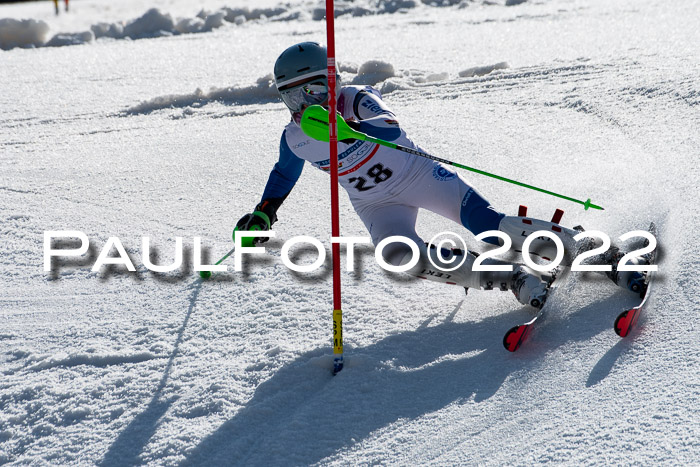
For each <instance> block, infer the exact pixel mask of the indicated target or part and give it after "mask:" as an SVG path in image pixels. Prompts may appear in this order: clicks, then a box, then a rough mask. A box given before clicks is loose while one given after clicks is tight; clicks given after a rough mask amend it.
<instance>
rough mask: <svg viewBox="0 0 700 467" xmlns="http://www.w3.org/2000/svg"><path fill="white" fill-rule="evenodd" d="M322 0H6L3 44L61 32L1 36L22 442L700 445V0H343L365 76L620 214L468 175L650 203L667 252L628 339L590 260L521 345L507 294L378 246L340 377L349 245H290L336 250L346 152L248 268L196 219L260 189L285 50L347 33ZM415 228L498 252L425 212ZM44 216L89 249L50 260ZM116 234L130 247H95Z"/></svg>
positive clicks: (205, 457)
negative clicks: (336, 280) (298, 265)
mask: <svg viewBox="0 0 700 467" xmlns="http://www.w3.org/2000/svg"><path fill="white" fill-rule="evenodd" d="M222 2H224V3H223V4H222ZM225 2H228V3H225ZM320 3H321V2H298V3H293V4H281V3H280V4H277V3H275V2H268V1H266V2H260V3H259V4H258V5H259V6H256V8H269V9H276V11H279V12H278V13H277V14H276V15H273V14H270V15H267V14H266V15H260V16H258V17H255V15H254V14H252V13H251V14H250V18H248V17H245V14H244V13H241V14H243V16H244V18H241V17H240V16H241V15H240V14H239V15H237V17H238V20H236V16H234V17H232V18H230V19H232V21H229V20H228V19H226V12H227V11H228V10H226V8H227V9H229V10H235V9H237V8H238V9H240V8H246V6H247V5H246V4H245V3H244V2H242V1H240V0H238V1H236V0H221V2H220V1H213V0H212V1H209V0H207V1H198V2H191V1H185V0H167V1H166V0H151V1H150V3H148V4H145V3H144V2H140V1H136V0H125V1H121V2H102V1H97V0H84V1H81V0H71V11H70V12H69V13H68V14H63V13H62V14H61V15H60V16H59V17H58V18H54V17H53V16H52V15H53V4H52V2H32V3H30V4H11V5H3V6H0V19H1V20H0V37H3V38H9V39H8V43H9V40H13V41H15V42H17V41H18V40H19V39H18V38H21V37H25V36H23V34H25V33H27V34H29V35H30V36H31V35H32V34H33V32H36V29H33V28H34V26H31V25H33V24H39V22H40V21H41V22H43V23H44V24H45V25H46V27H47V28H48V29H46V28H43V27H42V28H41V30H40V31H39V32H41V31H44V30H45V29H46V30H45V32H44V33H43V34H44V36H42V37H41V38H40V39H41V42H37V43H36V44H30V43H29V42H26V41H24V42H23V43H22V44H19V46H18V45H17V44H15V45H14V46H12V47H10V46H9V45H8V46H7V47H5V46H3V48H7V49H8V50H4V51H0V82H1V83H2V86H0V109H1V111H0V235H1V236H0V375H1V377H0V464H2V463H9V464H27V463H31V464H35V465H48V464H51V465H76V464H80V465H91V464H98V465H105V466H112V465H134V464H150V465H177V464H184V465H305V464H323V465H348V464H360V463H362V464H375V463H382V464H400V465H413V464H417V463H420V464H438V465H446V464H462V465H470V464H486V465H503V464H509V465H511V464H515V465H531V464H533V463H540V462H547V461H550V462H556V463H562V464H571V465H573V464H576V465H578V464H581V463H583V464H598V465H600V464H605V465H608V464H622V465H632V464H635V465H638V464H642V465H657V464H666V465H687V464H697V463H698V462H700V408H699V407H700V344H698V342H700V325H698V311H699V310H700V307H699V306H698V292H697V291H698V285H699V282H700V280H699V279H698V277H699V275H698V269H699V266H700V257H699V255H698V247H697V245H698V244H700V233H699V232H700V229H699V227H700V219H699V217H698V212H699V211H700V209H699V208H700V206H699V203H698V198H699V197H700V190H699V188H698V186H699V184H700V169H699V168H698V155H699V154H700V137H699V136H698V135H700V126H699V123H700V112H699V110H700V106H699V102H700V79H699V78H698V76H700V69H699V65H698V64H699V63H700V49H698V47H697V44H699V43H700V33H699V32H698V28H697V25H698V24H700V2H698V1H691V0H688V1H677V2H657V1H652V0H620V1H616V2H608V1H605V0H586V1H583V0H568V1H567V0H565V1H547V0H539V1H534V0H533V1H526V2H517V1H509V2H505V1H504V0H496V1H493V2H483V3H482V2H469V1H462V2H459V1H445V2H439V1H438V2H421V1H417V0H399V1H384V0H363V1H359V0H358V1H356V2H351V3H345V4H343V3H340V2H339V9H342V8H345V9H346V10H343V11H344V12H345V14H343V15H340V16H339V17H338V19H337V22H336V26H337V55H338V60H339V62H340V69H341V73H342V76H343V79H344V81H345V82H346V83H349V82H355V83H358V82H366V83H369V84H373V85H375V86H376V87H377V88H378V89H380V90H381V91H382V92H383V93H384V96H385V99H386V102H387V103H388V104H389V105H390V106H391V107H392V108H393V109H394V111H395V112H396V114H397V116H398V119H399V120H400V122H401V124H402V125H403V126H404V128H406V130H407V131H408V133H409V135H411V137H412V138H413V139H414V140H415V141H417V142H418V143H419V144H420V145H421V146H422V147H424V148H425V149H426V150H428V151H430V152H431V153H434V154H436V155H438V156H440V157H444V158H447V159H452V160H454V161H457V162H460V163H463V164H467V165H470V166H474V167H478V168H481V169H483V170H487V171H490V172H493V173H497V174H499V175H502V176H505V177H509V178H512V179H516V180H521V181H523V182H526V183H530V184H533V185H537V186H542V187H544V188H547V189H550V190H553V191H557V192H561V193H564V194H567V195H569V196H574V197H577V198H581V199H584V200H585V199H586V198H588V197H590V198H591V199H592V201H593V202H594V203H596V204H600V205H602V206H604V207H605V211H590V210H589V211H584V210H583V209H582V208H581V207H580V206H578V205H575V204H569V203H566V202H565V201H562V200H558V199H555V198H552V197H548V196H546V195H544V194H540V193H536V192H533V191H528V190H525V189H522V188H519V187H516V186H511V185H507V184H504V183H502V182H499V181H497V180H493V179H490V178H486V177H481V176H479V175H476V174H470V173H467V174H465V176H466V177H467V178H468V179H469V180H470V182H471V183H473V184H474V185H475V186H476V187H478V189H479V190H480V192H481V193H482V194H483V195H484V196H486V197H487V198H488V199H489V200H490V201H491V202H492V203H493V205H494V206H495V207H496V208H498V209H500V210H503V211H505V212H507V213H509V214H515V213H516V212H517V206H518V205H519V204H525V205H528V206H529V208H530V211H529V212H530V214H531V215H532V216H536V217H542V218H547V219H548V218H549V217H550V216H551V215H552V213H553V212H554V209H555V208H557V207H560V208H563V209H565V210H566V214H565V215H564V218H563V221H562V222H563V223H564V224H565V225H567V226H574V225H577V224H581V225H583V226H584V227H586V228H587V229H589V230H590V229H595V230H602V231H604V232H606V233H608V235H610V236H611V237H612V238H613V240H616V239H617V237H619V236H620V235H622V234H624V233H626V232H629V231H631V230H636V229H644V228H646V227H647V226H648V224H649V222H650V221H654V222H656V224H657V225H658V226H659V245H660V246H659V248H660V253H661V258H660V265H659V270H660V273H659V276H658V277H659V282H658V287H656V288H655V290H654V293H653V295H652V296H651V298H650V306H649V309H648V311H647V313H646V314H645V315H644V316H643V318H642V321H641V323H640V326H639V329H638V330H636V331H635V332H634V334H633V335H632V336H630V337H629V338H627V339H624V340H621V339H619V338H618V337H617V336H616V335H615V333H614V332H613V330H612V323H613V320H614V318H615V316H616V315H617V314H618V312H619V311H620V310H621V309H623V308H624V307H625V306H630V305H632V304H634V303H635V302H636V300H635V298H634V297H633V296H632V295H630V294H628V293H627V292H625V291H623V290H621V289H618V288H616V287H615V286H613V285H612V284H611V283H609V281H607V279H603V278H599V277H597V276H595V275H593V274H582V273H577V274H572V275H571V276H570V277H569V280H568V282H567V283H566V284H564V285H562V288H561V289H559V290H560V291H562V292H561V293H557V294H556V295H555V296H554V297H552V305H551V313H550V315H549V316H548V318H547V320H546V321H545V322H544V323H542V326H540V327H539V328H538V329H537V331H536V333H535V334H534V335H533V336H532V337H531V339H530V340H529V341H528V342H527V343H526V345H524V347H523V348H522V349H521V350H520V351H518V352H517V353H515V354H510V353H508V352H506V351H505V350H504V349H503V347H502V345H501V339H502V337H503V334H504V333H505V332H506V331H507V330H508V329H509V328H510V327H512V326H513V325H515V324H518V323H521V322H523V321H524V320H527V319H528V317H529V312H528V310H527V309H525V308H523V307H522V306H519V305H518V304H517V302H516V301H515V299H514V298H513V297H512V295H511V294H509V293H501V292H497V291H475V290H471V291H470V292H469V295H468V296H465V295H464V291H463V290H462V289H461V288H459V287H449V286H438V285H436V284H434V283H428V282H425V281H412V280H405V279H401V278H400V277H397V276H394V275H389V274H387V273H384V272H383V271H382V269H381V268H380V267H379V266H378V265H377V264H376V262H375V261H374V258H373V248H371V247H369V246H365V247H361V248H358V254H357V258H356V261H355V266H356V269H355V272H354V273H349V272H344V273H343V287H344V288H343V309H344V324H345V339H346V340H345V343H346V358H347V364H346V368H345V369H344V370H343V371H342V372H341V373H340V374H339V375H337V376H335V377H332V376H331V374H330V367H331V356H332V354H331V345H330V341H331V277H330V274H329V272H328V271H329V264H328V262H326V264H325V265H324V267H323V268H322V269H321V270H319V271H318V272H315V273H309V274H296V273H292V272H291V271H289V270H288V269H287V268H286V267H284V266H283V264H282V262H281V259H280V250H281V247H282V245H283V243H284V242H285V241H286V240H287V239H289V238H291V237H293V236H296V235H310V236H313V237H316V238H318V239H320V240H322V241H323V242H324V244H326V245H328V243H329V242H328V239H329V236H330V229H329V219H330V208H329V202H328V193H329V186H328V185H329V180H328V177H327V175H326V174H324V173H321V172H320V171H316V170H314V169H313V168H311V167H307V168H306V169H305V172H304V173H303V174H302V178H301V180H300V182H299V184H298V185H297V187H296V188H295V189H294V191H293V192H292V194H291V195H290V196H289V198H288V199H287V201H286V202H285V204H284V206H283V207H282V208H281V209H280V211H279V213H278V215H279V219H280V220H279V222H278V223H277V224H276V225H275V231H276V232H277V238H275V239H273V240H271V241H270V242H269V243H267V244H266V248H267V253H266V254H265V255H261V256H258V257H255V258H252V259H251V260H249V261H247V263H246V267H245V270H244V271H243V272H234V271H233V269H232V264H233V263H232V261H231V260H227V262H226V263H225V264H228V265H229V266H230V268H231V269H230V271H229V272H227V273H222V274H218V275H216V276H214V277H213V278H212V279H211V280H209V281H207V282H202V281H200V280H199V279H198V278H197V277H196V276H195V274H193V272H192V270H191V269H192V268H191V264H192V258H193V251H192V248H193V237H201V238H202V244H203V245H204V249H205V250H206V252H207V253H208V257H209V259H211V260H216V259H218V258H219V257H220V256H221V255H223V254H224V253H225V252H226V251H228V250H229V249H230V248H231V239H230V232H231V230H232V227H233V226H234V224H235V222H236V221H237V220H238V219H239V218H240V217H241V216H242V215H243V214H245V213H246V212H249V211H250V210H251V209H252V208H253V206H255V204H256V203H257V202H258V201H259V197H260V195H261V193H262V189H263V187H264V184H265V182H266V180H267V177H268V174H269V171H270V169H271V168H272V166H273V164H274V163H275V161H276V158H277V151H278V142H279V136H280V133H281V130H282V128H283V127H284V125H285V124H286V123H287V121H288V118H289V115H288V112H287V110H286V109H285V107H284V106H283V105H282V104H281V102H279V101H278V100H277V98H276V95H275V92H274V89H273V88H272V87H271V82H270V79H271V74H270V73H271V70H272V65H273V63H274V60H275V59H276V57H277V56H278V54H279V53H280V52H281V51H282V50H283V49H284V48H286V47H287V46H289V45H291V44H293V43H296V42H299V41H302V40H317V41H321V42H324V40H325V30H324V28H325V23H324V22H323V21H322V20H320V19H319V18H318V13H315V10H316V9H317V8H318V7H319V4H320ZM431 3H436V4H433V5H431ZM506 3H508V4H509V6H506ZM152 8H156V9H155V10H152ZM354 8H357V10H355V9H354ZM202 10H205V11H204V12H203V11H202ZM149 11H150V12H149ZM217 12H219V13H221V12H224V13H222V14H223V16H220V15H218V14H217ZM209 17H212V18H217V17H218V18H219V19H220V20H221V21H218V20H216V21H215V19H212V20H210V21H211V23H210V25H212V26H214V25H215V26H216V27H211V28H205V27H204V24H205V23H206V22H207V18H209ZM144 18H146V19H144ZM163 18H165V19H166V20H167V19H168V18H170V21H169V22H168V21H166V23H167V24H166V23H159V24H165V26H161V27H164V28H165V29H157V30H154V29H153V27H154V26H153V22H155V23H158V21H161V20H162V19H163ZM183 19H184V20H190V21H186V22H182V23H181V20H183ZM28 20H33V21H34V23H32V22H31V21H28ZM138 21H140V23H138V24H140V25H141V27H143V31H145V32H144V34H135V35H134V37H131V36H127V35H125V34H123V32H124V28H126V27H127V26H129V25H133V24H136V22H138ZM99 24H104V25H107V26H106V27H105V28H102V29H99V28H98V30H100V31H105V30H106V31H109V30H113V31H116V32H118V31H119V30H120V29H119V28H120V27H121V28H122V29H121V31H122V35H121V36H120V35H119V34H116V33H115V34H114V35H113V36H114V37H106V36H104V37H97V36H98V35H96V34H95V32H94V30H93V29H91V28H92V26H94V25H99ZM171 24H172V25H177V24H182V25H183V27H184V26H187V25H189V27H191V31H190V32H189V33H181V32H177V31H176V32H174V31H175V29H168V27H170V25H171ZM23 25H25V26H26V25H29V26H28V27H29V29H28V30H27V29H26V28H25V29H22V28H23V27H24V26H23ZM111 26H114V28H112V29H110V28H111ZM166 26H167V27H166ZM18 28H19V29H18ZM134 28H135V26H134V27H132V29H134ZM88 31H90V32H91V33H92V35H93V36H94V37H91V36H90V34H86V35H84V36H80V34H82V33H86V32H88ZM143 31H142V32H143ZM149 31H150V32H149ZM56 35H59V36H60V35H63V36H64V38H66V37H67V39H66V41H64V42H61V43H56V44H53V45H64V46H62V47H44V46H43V45H46V42H48V41H50V40H52V38H53V37H55V36H56ZM71 35H72V36H71ZM71 37H72V38H74V39H75V38H76V37H77V39H76V40H69V39H70V38H71ZM81 37H82V39H81ZM3 40H4V39H3ZM20 42H22V41H20ZM68 44H78V45H68ZM27 47H29V48H27ZM32 47H34V48H32ZM340 209H341V219H342V222H341V224H342V225H341V229H342V233H343V235H345V236H360V235H366V232H365V229H364V227H363V226H362V224H361V223H360V221H359V220H358V219H357V217H356V216H355V214H354V212H353V211H352V208H351V206H350V204H349V202H348V199H347V196H346V195H345V194H341V208H340ZM417 229H418V232H419V233H420V234H421V235H423V236H424V238H426V239H429V238H430V237H431V236H432V235H434V234H435V233H437V232H440V231H443V230H453V231H455V232H457V233H460V234H461V235H463V236H464V237H465V238H467V241H468V244H469V247H470V248H473V249H475V250H478V251H480V250H482V245H479V244H477V242H475V241H474V240H473V238H472V237H471V236H470V235H469V234H468V232H466V231H465V230H464V229H462V228H460V227H459V226H456V225H453V224H451V223H449V222H448V221H446V220H444V219H442V218H440V217H438V216H435V215H433V214H430V213H422V214H421V215H420V216H419V218H418V225H417ZM49 230H79V231H82V232H84V233H85V234H86V235H87V236H88V237H89V239H90V249H89V250H88V252H87V253H86V254H85V255H83V256H81V257H78V258H68V259H65V260H55V261H54V262H53V266H52V270H51V272H44V268H43V251H44V245H43V239H44V232H46V231H49ZM144 236H146V237H150V239H151V243H152V245H153V249H154V250H155V252H154V254H153V255H152V256H153V258H152V259H153V260H154V261H156V262H157V263H158V264H167V263H169V262H171V261H172V260H173V258H174V257H175V239H176V237H182V238H183V239H184V240H183V242H184V246H185V249H186V252H185V263H186V265H187V267H183V268H182V269H181V270H180V271H176V272H172V273H152V272H149V271H148V270H147V269H146V268H145V266H144V260H143V256H142V248H141V239H142V237H144ZM110 237H118V238H119V240H120V241H121V242H122V243H123V245H124V247H125V248H126V251H127V252H128V254H129V256H130V258H131V260H132V261H133V262H134V264H135V266H136V272H129V271H128V270H127V269H126V268H125V267H123V266H112V267H108V266H106V267H104V268H102V269H101V270H100V271H98V272H92V271H91V267H92V265H93V264H94V263H95V261H96V259H97V258H98V255H99V254H100V251H101V249H102V247H103V246H104V245H105V244H107V242H108V239H109V238H110ZM62 246H63V247H64V248H69V247H76V246H77V244H76V243H75V242H70V241H67V242H63V243H62ZM294 251H295V254H294V256H295V259H296V260H297V261H300V262H302V263H308V262H312V261H313V260H314V259H315V255H314V254H313V252H312V251H309V250H301V251H300V250H298V249H297V250H294ZM115 254H116V250H113V251H112V252H111V255H112V256H114V255H115Z"/></svg>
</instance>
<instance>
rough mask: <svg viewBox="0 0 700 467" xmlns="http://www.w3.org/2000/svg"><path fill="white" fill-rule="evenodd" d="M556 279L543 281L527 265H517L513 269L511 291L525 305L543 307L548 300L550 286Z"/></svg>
mask: <svg viewBox="0 0 700 467" xmlns="http://www.w3.org/2000/svg"><path fill="white" fill-rule="evenodd" d="M553 281H554V279H553V278H552V279H551V281H547V282H545V281H543V280H542V278H541V277H540V276H539V275H537V274H536V273H535V272H534V271H532V270H531V269H529V268H526V267H525V266H516V267H515V269H514V271H513V282H512V284H511V291H512V292H513V295H515V298H516V299H517V300H518V301H519V302H520V303H522V304H523V305H530V306H532V307H534V308H538V309H539V308H542V307H543V306H544V302H545V301H546V300H547V294H548V293H549V286H550V284H551V283H552V282H553Z"/></svg>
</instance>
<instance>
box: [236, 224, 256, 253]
mask: <svg viewBox="0 0 700 467" xmlns="http://www.w3.org/2000/svg"><path fill="white" fill-rule="evenodd" d="M238 230H239V229H238V227H236V228H234V229H233V233H232V234H231V238H232V239H233V241H234V243H235V242H236V231H238ZM257 230H260V226H259V225H254V226H253V227H251V228H250V231H257ZM254 241H255V237H243V238H241V246H242V247H244V248H251V247H253V246H255V243H254Z"/></svg>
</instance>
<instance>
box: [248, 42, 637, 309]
mask: <svg viewBox="0 0 700 467" xmlns="http://www.w3.org/2000/svg"><path fill="white" fill-rule="evenodd" d="M326 60H327V58H326V49H325V47H322V46H321V45H319V44H317V43H315V42H302V43H300V44H296V45H293V46H291V47H289V48H288V49H287V50H285V51H284V52H283V53H282V54H281V55H280V56H279V58H278V59H277V61H276V62H275V66H274V79H275V84H276V87H277V90H278V91H279V93H280V97H281V98H282V100H283V101H284V103H285V104H286V106H287V107H288V108H289V111H290V112H291V117H292V118H291V121H290V122H289V123H288V124H287V126H286V128H285V129H284V132H283V133H282V138H281V140H280V155H279V160H278V161H277V163H276V164H275V166H274V168H273V169H272V171H271V173H270V177H269V179H268V181H267V185H266V186H265V189H264V191H263V194H262V200H261V201H260V203H259V204H258V205H257V206H256V207H255V209H254V210H253V212H252V213H249V214H246V215H245V216H243V217H242V218H241V219H240V220H239V221H238V223H237V225H236V227H237V228H238V230H241V231H248V230H257V229H259V230H269V229H270V227H271V226H272V224H274V223H275V221H276V220H277V210H278V209H279V207H280V206H281V205H282V203H283V202H284V200H285V198H286V197H287V196H288V195H289V193H290V192H291V190H292V188H293V187H294V185H295V184H296V182H297V180H298V179H299V176H300V175H301V172H302V169H303V166H304V161H309V162H310V163H311V164H312V165H313V166H315V167H317V168H319V169H321V170H323V171H329V170H330V160H329V159H328V154H329V150H328V147H329V146H328V143H325V142H320V141H316V140H314V139H311V138H310V137H308V136H306V135H305V134H304V133H303V131H302V130H301V128H300V126H299V124H300V121H301V116H302V113H303V112H304V110H305V109H306V108H307V107H308V106H310V105H313V104H320V105H324V106H327V103H328V95H329V94H328V75H327V65H326ZM337 83H338V84H337V89H336V96H337V109H338V112H339V113H340V114H341V116H342V117H343V119H344V120H346V122H348V124H349V125H351V126H353V127H354V128H356V129H357V130H359V131H361V132H363V133H366V134H368V135H370V136H374V137H377V138H381V139H384V140H388V141H392V142H394V143H396V144H400V145H403V146H407V147H410V148H414V149H417V150H420V148H419V147H418V146H417V145H416V144H415V143H414V142H413V141H411V139H410V138H409V137H408V135H406V132H405V131H404V130H403V129H402V128H401V126H400V125H399V123H398V121H397V120H396V116H395V115H394V113H393V112H392V111H391V110H390V109H389V108H388V107H387V105H386V104H385V103H384V101H383V100H382V96H381V94H380V93H379V91H377V90H376V89H374V88H372V87H370V86H343V87H341V86H340V84H339V83H340V79H339V78H338V79H337ZM338 166H339V173H338V176H339V182H340V185H341V186H342V187H343V188H345V190H346V191H347V192H348V195H349V197H350V201H351V203H352V205H353V207H354V209H355V211H356V212H357V214H358V215H359V216H360V219H361V220H362V221H363V222H364V224H365V226H366V227H367V230H368V231H369V233H370V236H371V239H372V242H373V243H374V245H375V246H376V245H377V244H378V243H379V242H380V241H381V240H383V239H385V238H387V237H390V236H404V237H407V238H409V239H411V240H413V241H414V242H415V243H416V245H417V246H418V247H419V250H420V254H421V258H420V261H419V262H418V264H417V265H416V266H414V267H412V268H411V269H410V270H409V271H408V273H409V274H412V275H414V276H418V277H422V278H427V279H430V280H434V281H437V282H443V283H450V284H458V285H461V286H463V287H465V288H472V287H473V288H483V289H493V288H498V289H500V290H511V291H512V292H513V294H514V295H515V297H516V299H517V300H518V301H519V302H520V303H522V304H526V305H531V306H533V307H535V308H540V307H541V306H542V305H543V304H544V302H545V300H546V298H547V293H548V290H549V285H550V284H551V281H552V279H553V278H552V277H551V276H547V275H540V274H539V273H536V272H535V271H533V270H531V269H529V268H527V267H525V266H523V265H520V264H512V266H513V269H512V271H472V266H473V264H474V261H475V258H476V256H475V255H473V254H471V253H467V257H466V258H464V254H465V253H464V252H462V251H460V250H452V251H437V249H435V248H430V249H429V248H427V247H426V246H425V244H424V242H423V240H422V239H421V238H420V237H419V236H418V234H417V233H416V231H415V223H416V217H417V214H418V209H419V208H423V209H428V210H430V211H432V212H435V213H437V214H440V215H442V216H444V217H446V218H448V219H451V220H453V221H454V222H457V223H459V224H460V225H462V226H464V227H466V228H467V229H468V230H470V231H471V232H472V233H473V234H475V235H478V234H480V233H482V232H486V231H492V230H499V231H501V232H505V233H506V234H508V235H509V236H510V237H511V239H512V241H513V248H515V249H516V250H521V249H522V244H523V242H524V240H525V238H526V236H527V235H529V233H531V232H535V231H538V230H547V231H549V232H553V233H554V234H555V235H557V236H558V237H559V238H560V239H561V240H562V243H563V244H564V246H565V250H566V251H567V252H568V253H573V252H574V251H575V249H576V245H575V242H574V241H573V238H572V237H573V236H574V235H576V234H578V233H579V231H577V230H572V229H568V228H565V227H563V226H561V225H558V224H556V223H554V222H546V221H541V220H537V219H531V218H524V217H516V216H506V215H505V214H503V213H501V212H498V211H497V210H496V209H494V208H493V206H491V204H490V203H489V202H488V201H487V200H486V199H485V198H484V197H483V196H482V195H481V194H479V193H478V192H477V191H476V190H475V189H474V188H473V187H472V186H470V185H469V184H468V183H467V182H466V180H464V178H462V176H461V175H459V174H457V173H455V172H453V171H452V170H450V169H449V168H447V167H445V166H444V165H442V164H440V163H438V162H435V161H432V160H430V159H426V158H422V157H418V156H413V155H410V154H406V153H403V152H399V151H397V150H394V149H390V148H386V147H384V146H379V145H377V144H374V143H370V142H365V141H355V140H351V141H340V142H338ZM523 215H524V213H523ZM523 221H526V223H523ZM523 234H524V235H523ZM255 240H256V242H264V241H266V240H267V238H261V237H258V238H256V239H255ZM484 241H486V242H488V243H493V244H499V241H498V239H497V238H496V237H488V238H486V239H485V240H484ZM554 247H555V246H554V245H553V242H552V241H550V240H549V239H547V238H540V239H536V240H535V241H534V242H533V243H532V245H531V248H530V251H533V252H537V253H538V254H540V255H541V256H543V257H547V258H554V257H555V256H556V250H555V249H554ZM382 254H383V256H384V259H385V260H386V261H387V262H388V263H390V264H392V265H404V264H407V263H408V262H409V261H410V259H411V258H412V255H413V253H412V251H411V248H410V247H409V246H408V245H406V244H404V243H400V242H394V243H390V244H388V245H387V246H386V247H385V248H384V250H383V252H382ZM429 258H430V259H432V263H433V264H435V265H438V266H441V267H442V269H447V268H449V267H451V266H452V265H453V264H459V262H460V261H462V260H464V263H463V264H462V266H461V267H459V268H458V269H456V270H454V271H451V272H449V273H442V272H441V271H436V270H435V268H433V267H432V266H431V263H430V261H429ZM483 264H485V265H494V264H499V265H504V264H510V263H505V262H502V261H497V260H492V259H486V260H485V261H484V262H483ZM615 279H617V278H615ZM615 279H614V280H615ZM627 280H628V278H627V277H625V278H624V279H622V282H626V281H627ZM616 282H618V281H617V280H616Z"/></svg>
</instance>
